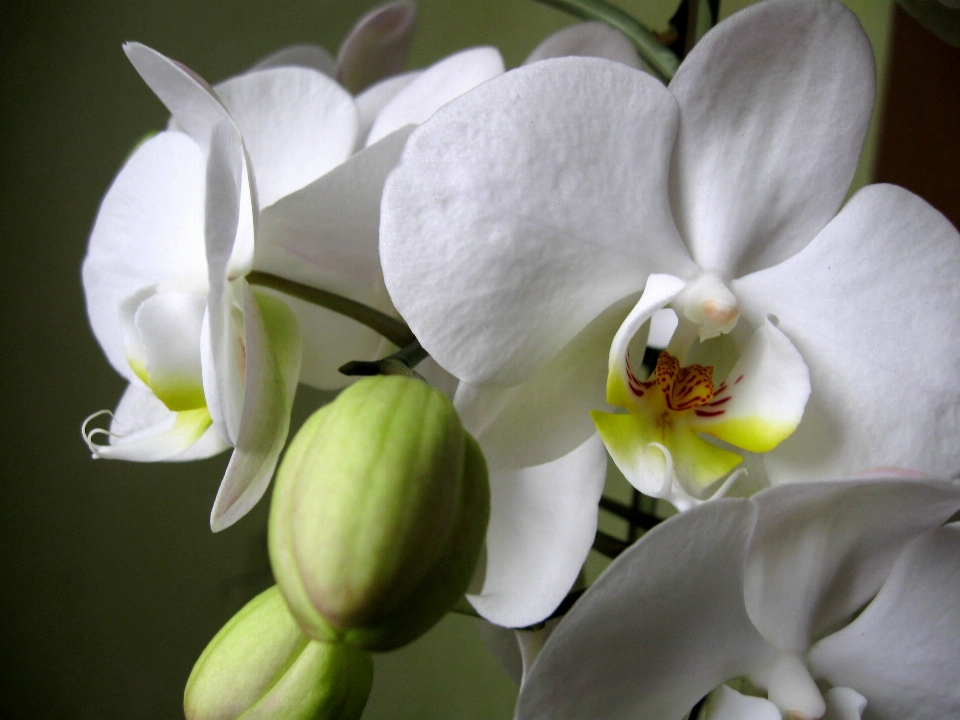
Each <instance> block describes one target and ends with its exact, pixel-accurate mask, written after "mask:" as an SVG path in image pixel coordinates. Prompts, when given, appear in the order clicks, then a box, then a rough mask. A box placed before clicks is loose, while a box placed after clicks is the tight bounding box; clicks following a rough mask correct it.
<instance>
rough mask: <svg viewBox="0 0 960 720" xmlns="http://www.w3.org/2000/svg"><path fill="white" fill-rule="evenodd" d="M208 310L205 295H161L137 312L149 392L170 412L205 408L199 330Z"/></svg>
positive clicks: (139, 308) (172, 293)
mask: <svg viewBox="0 0 960 720" xmlns="http://www.w3.org/2000/svg"><path fill="white" fill-rule="evenodd" d="M206 308H207V299H206V298H205V297H203V296H202V295H199V296H198V295H195V294H193V293H185V292H178V291H175V290H171V291H167V292H160V293H157V294H156V295H153V296H151V297H150V298H147V299H146V300H144V301H143V302H142V303H140V305H139V307H138V308H137V312H136V315H135V316H134V322H135V324H136V326H137V330H138V331H139V333H138V334H139V335H140V338H141V339H142V341H143V349H144V364H145V366H146V372H147V375H148V377H149V380H150V389H151V390H152V391H153V393H154V394H155V395H156V396H157V398H158V399H159V400H160V401H161V402H163V404H164V405H166V406H167V407H168V408H170V409H171V410H177V411H179V410H195V409H197V408H206V402H205V401H204V397H203V378H202V376H201V370H200V329H201V327H202V325H203V315H204V312H205V311H206Z"/></svg>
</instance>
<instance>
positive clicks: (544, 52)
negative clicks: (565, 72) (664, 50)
mask: <svg viewBox="0 0 960 720" xmlns="http://www.w3.org/2000/svg"><path fill="white" fill-rule="evenodd" d="M569 56H582V57H599V58H606V59H607V60H614V61H616V62H619V63H623V64H624V65H626V66H627V67H631V68H634V69H635V70H639V69H640V68H641V67H642V64H641V63H640V57H639V56H638V55H637V51H636V49H635V48H634V47H633V43H631V42H630V40H628V39H627V36H626V35H624V34H623V33H622V32H620V31H619V30H614V29H613V28H612V27H610V26H609V25H607V24H605V23H601V22H586V23H580V24H579V25H573V26H571V27H568V28H564V29H563V30H559V31H557V32H555V33H554V34H553V35H551V36H550V37H548V38H547V39H546V40H544V41H543V42H542V43H540V44H539V45H537V46H536V47H535V48H534V49H533V52H532V53H530V54H529V55H528V56H527V59H526V60H524V61H523V64H524V65H529V64H530V63H535V62H537V61H538V60H547V59H548V58H557V57H569Z"/></svg>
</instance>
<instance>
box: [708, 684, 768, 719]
mask: <svg viewBox="0 0 960 720" xmlns="http://www.w3.org/2000/svg"><path fill="white" fill-rule="evenodd" d="M709 703H710V705H709V710H708V711H707V715H706V720H781V715H780V711H779V710H778V709H777V706H776V705H774V704H773V703H772V702H770V701H769V700H764V699H763V698H758V697H751V696H749V695H742V694H740V693H738V692H737V691H736V690H734V689H732V688H730V687H727V686H726V685H721V686H720V687H719V688H717V690H716V694H715V695H712V696H711V697H710V700H709Z"/></svg>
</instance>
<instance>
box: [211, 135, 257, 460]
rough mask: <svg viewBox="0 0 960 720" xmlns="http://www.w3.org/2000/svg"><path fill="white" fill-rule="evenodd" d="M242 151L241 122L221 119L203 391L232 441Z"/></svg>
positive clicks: (239, 344) (239, 372) (239, 393)
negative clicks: (231, 272) (233, 265)
mask: <svg viewBox="0 0 960 720" xmlns="http://www.w3.org/2000/svg"><path fill="white" fill-rule="evenodd" d="M242 153H243V150H242V146H241V144H240V137H239V135H238V134H237V131H236V128H235V127H234V126H233V125H231V124H230V123H228V122H225V121H224V122H221V123H218V124H217V126H216V128H215V129H214V132H213V135H212V140H211V142H210V153H209V156H208V157H207V197H206V222H205V232H204V234H205V241H206V248H207V266H208V271H209V282H210V290H209V293H208V295H207V319H206V322H207V332H208V333H209V346H210V349H211V355H210V357H209V360H210V362H212V367H210V366H208V367H205V368H204V392H205V393H206V395H207V398H208V400H211V396H212V397H213V398H215V399H213V400H212V401H211V403H210V404H211V406H212V407H216V408H217V411H216V412H215V413H214V420H215V421H216V422H217V426H218V428H219V429H220V433H221V434H222V435H223V436H224V437H225V438H227V439H228V440H229V441H230V443H231V444H233V445H236V442H237V434H238V432H239V426H240V416H241V413H242V407H243V386H244V382H245V381H244V370H243V368H244V366H245V365H246V361H245V359H244V349H243V335H244V330H243V314H242V312H241V311H240V309H239V307H237V304H238V303H237V304H235V301H234V294H235V293H236V292H237V290H236V288H235V287H234V285H233V284H231V283H230V282H229V281H228V269H229V266H230V262H231V259H232V257H233V254H234V250H235V246H236V244H237V237H238V230H239V224H240V210H241V200H242V197H241V184H242V180H241V175H242V173H243V169H244V163H243V154H242ZM238 282H243V281H238ZM202 360H203V359H202ZM221 418H222V424H221Z"/></svg>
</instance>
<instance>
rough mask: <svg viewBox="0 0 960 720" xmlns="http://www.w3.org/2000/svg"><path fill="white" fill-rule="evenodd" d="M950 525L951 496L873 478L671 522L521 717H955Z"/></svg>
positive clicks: (720, 506)
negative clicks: (700, 708)
mask: <svg viewBox="0 0 960 720" xmlns="http://www.w3.org/2000/svg"><path fill="white" fill-rule="evenodd" d="M958 509H960V485H958V484H957V483H956V482H942V481H934V480H917V479H915V478H912V479H909V480H905V479H903V478H896V477H886V478H880V477H874V478H873V479H861V480H855V481H846V482H838V483H835V484H827V483H803V484H793V485H785V486H781V487H774V488H771V489H768V490H764V491H762V492H760V493H758V494H757V495H755V496H754V497H753V498H752V499H725V500H718V501H716V502H715V503H710V504H706V505H701V506H699V507H697V508H695V509H693V510H691V511H689V512H686V513H683V514H681V515H679V516H677V517H674V518H671V519H670V520H668V521H666V522H664V523H663V524H662V525H660V526H659V527H657V528H655V529H654V530H653V531H651V532H650V533H649V534H648V535H646V536H644V537H643V538H642V539H641V540H640V541H639V542H638V543H636V545H634V546H632V547H631V548H629V549H628V550H627V551H626V552H625V553H623V555H621V556H620V557H619V558H617V559H616V560H615V561H614V562H613V564H611V565H610V567H609V568H608V569H607V570H606V572H605V573H604V574H603V575H602V576H601V577H600V578H599V579H598V580H597V582H596V583H595V584H594V585H593V586H592V587H591V588H590V590H589V591H588V592H587V593H586V594H584V595H583V597H581V598H580V599H579V600H578V601H577V603H576V604H575V605H574V607H573V609H572V610H571V611H570V613H568V614H567V615H566V617H565V618H564V619H563V620H562V622H561V623H560V624H559V626H558V627H557V628H556V630H555V631H554V632H553V634H552V635H551V636H550V638H549V639H548V640H547V641H546V643H545V644H544V647H543V649H542V651H541V652H540V654H539V656H538V657H537V659H536V661H535V662H534V664H533V667H532V669H531V670H530V672H529V674H528V675H527V677H526V678H525V680H524V685H523V687H522V688H521V692H520V698H519V701H518V706H517V718H518V719H519V720H532V719H533V718H547V717H549V718H551V719H553V720H561V719H562V718H585V717H590V718H602V719H603V720H616V719H617V718H624V719H626V718H630V719H631V720H641V719H645V718H650V720H682V719H683V718H685V717H687V714H688V713H689V712H690V711H691V709H692V708H693V707H694V706H695V705H696V704H697V702H698V701H699V700H700V699H701V698H702V697H704V696H705V695H707V694H708V693H711V692H712V691H714V689H715V688H718V686H719V689H717V690H716V692H713V693H712V694H711V697H710V699H709V701H708V702H707V704H706V705H707V712H706V713H703V712H701V714H700V718H701V719H703V718H708V719H709V720H780V719H781V718H787V720H816V719H819V718H828V719H829V720H859V719H860V718H861V717H863V718H876V719H878V720H902V719H903V718H914V719H916V720H939V719H940V718H947V717H957V716H958V714H960V689H958V685H957V683H956V678H957V676H958V674H960V653H958V652H957V648H958V647H960V595H958V594H957V587H958V583H960V524H958V523H952V524H949V525H945V526H943V523H944V522H946V521H947V520H949V519H950V517H951V516H952V515H954V513H956V512H957V510H958ZM730 681H733V682H730ZM725 682H730V685H733V686H740V687H743V686H744V685H746V686H748V687H749V686H750V685H752V686H753V691H752V692H750V693H749V694H747V695H744V694H741V693H739V692H737V691H736V690H735V689H732V688H731V687H727V686H721V684H722V683H725ZM864 706H865V707H866V711H865V713H864ZM692 720H696V718H692Z"/></svg>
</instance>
